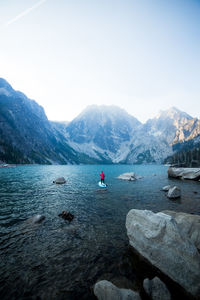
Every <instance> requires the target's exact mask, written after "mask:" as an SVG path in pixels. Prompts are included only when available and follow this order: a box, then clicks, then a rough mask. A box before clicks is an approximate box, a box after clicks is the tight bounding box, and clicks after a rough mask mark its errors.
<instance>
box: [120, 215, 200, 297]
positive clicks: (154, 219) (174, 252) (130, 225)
mask: <svg viewBox="0 0 200 300" xmlns="http://www.w3.org/2000/svg"><path fill="white" fill-rule="evenodd" d="M126 228H127V234H128V237H129V243H130V245H131V246H132V247H133V248H135V249H136V250H137V251H138V252H139V253H140V254H141V255H142V256H144V257H145V258H146V259H147V260H149V261H150V262H151V263H152V264H153V265H154V266H156V267H157V268H159V269H160V270H161V271H162V272H163V273H165V274H166V275H167V276H169V277H170V278H171V279H172V280H174V281H175V282H177V283H178V284H180V285H181V286H182V287H183V288H184V289H185V290H187V291H188V292H189V293H191V294H192V295H194V296H198V297H200V280H199V279H200V254H199V253H198V250H197V248H196V247H195V245H194V243H193V242H192V241H191V240H190V239H188V237H187V236H186V235H185V234H184V232H182V231H181V229H180V227H179V226H178V225H177V223H176V221H175V219H174V218H173V217H171V216H169V215H167V214H164V213H157V214H155V213H153V212H152V211H148V210H137V209H132V210H131V211H129V213H128V215H127V217H126Z"/></svg>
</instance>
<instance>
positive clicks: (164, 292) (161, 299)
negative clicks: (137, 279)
mask: <svg viewBox="0 0 200 300" xmlns="http://www.w3.org/2000/svg"><path fill="white" fill-rule="evenodd" d="M143 287H144V290H145V292H146V293H147V295H148V296H149V297H150V298H151V299H152V300H171V294H170V292H169V290H168V289H167V287H166V285H165V284H164V283H163V282H162V281H161V280H160V279H159V278H158V277H154V278H153V279H152V280H149V279H148V278H146V279H145V280H144V282H143Z"/></svg>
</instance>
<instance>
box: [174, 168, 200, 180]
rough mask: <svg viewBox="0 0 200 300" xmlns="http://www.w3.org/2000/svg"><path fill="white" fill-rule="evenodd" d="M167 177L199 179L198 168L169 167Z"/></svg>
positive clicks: (199, 172)
mask: <svg viewBox="0 0 200 300" xmlns="http://www.w3.org/2000/svg"><path fill="white" fill-rule="evenodd" d="M168 177H172V178H180V179H190V180H199V181H200V168H173V167H169V169H168Z"/></svg>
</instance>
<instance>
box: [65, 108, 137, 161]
mask: <svg viewBox="0 0 200 300" xmlns="http://www.w3.org/2000/svg"><path fill="white" fill-rule="evenodd" d="M141 125H142V124H141V123H140V122H139V121H138V120H137V119H136V118H134V117H132V116H130V115H129V114H128V113H127V112H126V111H124V110H123V109H121V108H119V107H116V106H97V105H92V106H89V107H87V108H86V109H85V110H84V111H83V112H82V113H81V114H80V115H79V116H78V117H77V118H75V119H74V120H73V121H72V122H71V123H70V124H69V125H68V126H67V127H66V138H68V140H69V141H70V145H71V147H73V148H74V149H75V150H76V151H80V152H84V153H86V154H87V155H89V156H91V157H93V158H96V159H101V160H102V161H104V160H107V161H110V162H116V158H117V157H118V156H120V155H121V153H122V152H123V153H124V151H127V150H128V147H127V146H128V144H129V143H130V141H131V138H132V136H133V135H134V132H135V131H136V130H138V128H139V127H140V126H141Z"/></svg>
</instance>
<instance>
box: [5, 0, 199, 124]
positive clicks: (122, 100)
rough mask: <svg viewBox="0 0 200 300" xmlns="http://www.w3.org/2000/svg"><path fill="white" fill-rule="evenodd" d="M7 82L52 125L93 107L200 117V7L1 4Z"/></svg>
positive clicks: (169, 0) (11, 0) (141, 0)
mask: <svg viewBox="0 0 200 300" xmlns="http://www.w3.org/2000/svg"><path fill="white" fill-rule="evenodd" d="M0 77H3V78H5V79H6V80H7V81H8V82H9V83H10V84H11V85H12V86H13V88H15V89H17V90H20V91H22V92H24V93H25V94H26V95H27V96H28V97H29V98H31V99H34V100H36V101H37V102H38V103H39V104H41V105H42V106H43V107H44V108H45V111H46V114H47V116H48V118H49V119H50V120H68V121H70V120H71V119H73V118H74V117H75V116H76V115H78V114H79V113H80V112H81V111H82V110H83V109H84V108H85V107H86V106H87V105H90V104H108V105H111V104H115V105H118V106H120V107H122V108H124V109H126V110H127V111H128V112H129V113H130V114H132V115H134V116H135V117H137V118H138V119H139V120H140V121H142V122H144V121H146V120H147V119H148V118H150V117H153V116H155V115H156V114H157V112H158V111H159V110H164V109H168V108H169V107H171V106H176V107H177V108H179V109H181V110H184V111H186V112H188V113H189V114H191V115H192V116H194V117H200V0H180V1H178V0H157V1H156V0H135V1H134V0H132V1H128V0H120V1H118V0H113V1H112V0H105V1H104V0H99V1H97V0H91V1H89V0H79V1H78V0H71V1H68V0H41V1H38V0H0Z"/></svg>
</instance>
